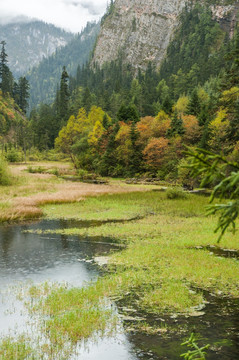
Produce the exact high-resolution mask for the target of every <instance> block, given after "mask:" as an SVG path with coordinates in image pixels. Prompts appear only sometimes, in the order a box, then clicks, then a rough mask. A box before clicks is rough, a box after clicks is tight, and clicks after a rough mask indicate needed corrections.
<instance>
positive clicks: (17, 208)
mask: <svg viewBox="0 0 239 360" xmlns="http://www.w3.org/2000/svg"><path fill="white" fill-rule="evenodd" d="M43 165H44V164H43V163H41V166H43ZM54 167H55V165H54ZM58 167H59V168H61V169H65V168H66V167H67V165H65V164H60V163H59V164H58ZM26 168H27V166H26V165H22V164H21V165H15V166H14V167H12V172H13V174H14V175H15V176H16V175H17V176H18V180H19V181H18V182H19V184H15V186H11V187H8V188H7V189H2V191H1V192H0V194H1V202H2V203H4V202H5V203H8V204H9V206H8V207H7V208H2V209H0V221H2V222H3V221H16V220H24V219H31V218H32V219H34V218H37V217H41V216H42V215H43V211H42V210H41V208H40V207H41V206H43V205H46V204H60V203H72V202H78V201H81V200H83V199H84V198H85V197H88V196H98V195H103V194H116V193H125V192H132V190H134V191H145V190H146V189H145V187H142V186H139V187H134V188H133V189H132V186H130V185H129V186H122V184H120V183H115V184H107V185H98V184H87V183H80V182H77V183H76V182H71V181H65V180H59V179H58V178H56V177H55V176H54V175H48V174H30V173H27V172H25V171H24V170H25V169H26ZM23 171H24V173H23Z"/></svg>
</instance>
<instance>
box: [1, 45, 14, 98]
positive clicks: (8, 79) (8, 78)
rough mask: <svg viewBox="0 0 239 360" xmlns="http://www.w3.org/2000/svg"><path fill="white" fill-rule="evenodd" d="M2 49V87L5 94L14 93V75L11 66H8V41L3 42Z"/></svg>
mask: <svg viewBox="0 0 239 360" xmlns="http://www.w3.org/2000/svg"><path fill="white" fill-rule="evenodd" d="M1 45H2V49H1V53H0V88H1V90H2V93H3V94H7V93H9V94H10V95H12V92H13V83H14V80H13V76H12V73H11V71H10V70H9V67H8V66H7V53H6V51H5V45H6V42H5V41H2V42H1Z"/></svg>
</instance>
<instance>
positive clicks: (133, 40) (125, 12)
mask: <svg viewBox="0 0 239 360" xmlns="http://www.w3.org/2000/svg"><path fill="white" fill-rule="evenodd" d="M194 2H196V1H190V2H189V1H186V0H167V1H165V0H151V1H145V0H115V2H114V3H112V4H111V7H110V8H109V10H108V14H106V16H105V17H104V19H103V23H102V27H101V31H100V34H99V37H98V39H97V43H96V47H95V50H94V56H93V59H92V63H97V64H98V65H99V66H100V67H102V65H103V64H104V63H106V62H109V61H112V60H116V59H117V58H118V57H119V56H121V57H122V58H123V60H124V62H125V63H127V64H131V65H132V67H133V68H134V69H138V68H141V69H143V70H145V69H146V67H147V64H148V62H149V61H151V62H153V63H154V64H156V66H159V65H160V64H161V62H162V60H163V59H164V57H165V54H166V50H167V48H168V45H169V43H170V40H171V39H172V37H173V36H174V33H175V30H176V29H177V27H178V24H179V22H180V19H179V15H180V14H181V12H182V9H183V8H185V6H187V4H190V3H191V4H192V3H194ZM203 3H204V4H205V5H207V7H210V8H211V10H212V14H213V17H214V18H215V19H216V20H217V21H218V22H220V23H221V26H223V27H224V28H225V27H226V28H228V30H229V31H230V32H233V27H234V25H235V23H236V12H237V10H238V1H235V0H207V1H206V0H205V1H202V2H201V4H203Z"/></svg>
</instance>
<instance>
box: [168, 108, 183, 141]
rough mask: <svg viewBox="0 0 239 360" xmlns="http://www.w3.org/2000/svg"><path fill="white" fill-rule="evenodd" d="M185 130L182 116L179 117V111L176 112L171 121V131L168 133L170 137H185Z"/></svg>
mask: <svg viewBox="0 0 239 360" xmlns="http://www.w3.org/2000/svg"><path fill="white" fill-rule="evenodd" d="M184 132H185V129H184V127H183V120H182V118H181V116H178V113H177V111H174V114H173V118H172V121H171V126H170V129H169V130H168V132H167V135H168V137H173V136H175V135H183V134H184Z"/></svg>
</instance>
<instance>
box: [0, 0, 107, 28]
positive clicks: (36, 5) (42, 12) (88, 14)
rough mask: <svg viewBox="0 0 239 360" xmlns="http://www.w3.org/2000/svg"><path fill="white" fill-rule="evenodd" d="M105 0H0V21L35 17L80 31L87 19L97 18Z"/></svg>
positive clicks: (101, 11) (101, 13)
mask: <svg viewBox="0 0 239 360" xmlns="http://www.w3.org/2000/svg"><path fill="white" fill-rule="evenodd" d="M107 2H108V1H107V0H0V23H8V22H10V21H11V20H12V18H13V17H16V16H21V15H23V16H27V17H31V18H37V19H40V20H43V21H45V22H48V23H51V24H54V25H56V26H60V27H62V28H64V29H66V30H70V31H73V32H80V31H81V30H82V28H83V27H84V26H85V25H86V23H87V21H94V20H98V19H99V18H100V17H101V16H102V15H103V14H104V12H105V10H106V6H107Z"/></svg>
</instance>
